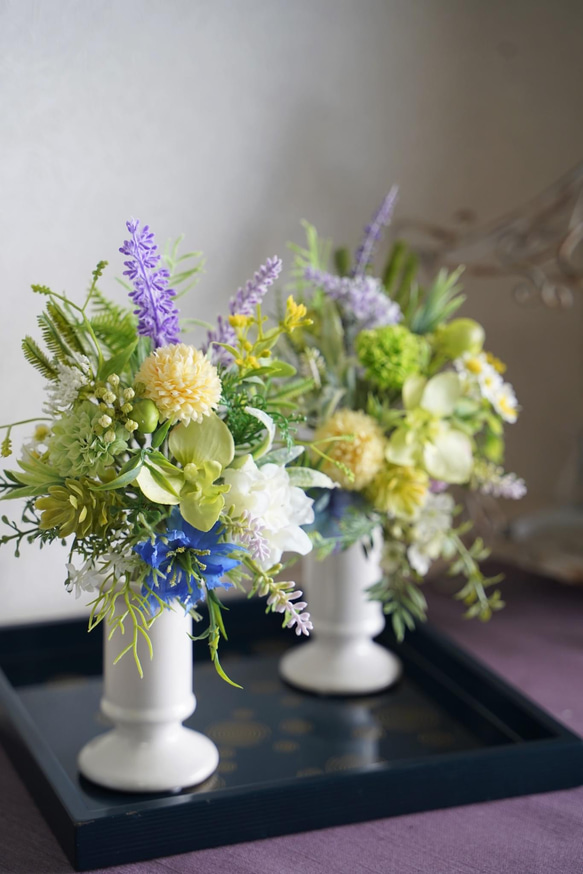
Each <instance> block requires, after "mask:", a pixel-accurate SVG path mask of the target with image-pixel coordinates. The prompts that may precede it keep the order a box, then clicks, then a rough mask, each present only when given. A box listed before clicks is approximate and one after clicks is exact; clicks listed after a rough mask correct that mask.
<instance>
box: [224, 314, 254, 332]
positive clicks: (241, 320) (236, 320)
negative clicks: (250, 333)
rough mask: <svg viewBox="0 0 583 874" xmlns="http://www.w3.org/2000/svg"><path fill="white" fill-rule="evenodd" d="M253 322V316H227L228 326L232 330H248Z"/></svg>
mask: <svg viewBox="0 0 583 874" xmlns="http://www.w3.org/2000/svg"><path fill="white" fill-rule="evenodd" d="M252 321H253V316H243V315H241V313H235V315H233V316H229V324H230V326H231V327H232V328H235V329H237V328H248V327H249V325H250V324H251V322H252Z"/></svg>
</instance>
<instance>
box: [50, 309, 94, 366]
mask: <svg viewBox="0 0 583 874" xmlns="http://www.w3.org/2000/svg"><path fill="white" fill-rule="evenodd" d="M47 313H48V314H49V316H50V318H51V320H52V323H53V325H54V326H55V328H56V330H57V331H58V332H59V333H60V335H61V337H62V338H63V339H64V341H65V342H66V343H67V345H68V346H69V347H70V348H71V349H72V350H73V351H75V352H79V353H80V354H81V355H85V352H86V350H85V347H84V345H83V343H82V342H81V338H80V337H79V333H78V331H77V326H76V325H75V324H74V323H73V322H71V321H70V320H69V319H68V318H67V315H66V313H65V312H63V310H62V309H61V307H60V306H59V305H58V304H57V303H55V301H53V300H51V301H49V303H48V304H47Z"/></svg>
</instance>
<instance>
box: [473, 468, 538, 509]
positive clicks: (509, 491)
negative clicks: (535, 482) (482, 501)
mask: <svg viewBox="0 0 583 874" xmlns="http://www.w3.org/2000/svg"><path fill="white" fill-rule="evenodd" d="M474 477H475V480H476V483H477V488H478V491H480V492H481V493H482V494H483V495H492V497H494V498H506V500H508V501H519V500H520V499H521V498H524V496H525V495H526V492H527V488H526V483H525V482H524V480H523V479H522V478H521V477H519V476H517V475H516V474H515V473H504V471H503V469H502V468H501V467H498V465H496V464H482V465H480V466H479V467H478V468H477V469H476V471H475V472H474Z"/></svg>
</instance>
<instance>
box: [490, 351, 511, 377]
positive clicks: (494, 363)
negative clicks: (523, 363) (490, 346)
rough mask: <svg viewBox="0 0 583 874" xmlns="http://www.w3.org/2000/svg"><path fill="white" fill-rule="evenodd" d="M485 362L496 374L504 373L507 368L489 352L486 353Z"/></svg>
mask: <svg viewBox="0 0 583 874" xmlns="http://www.w3.org/2000/svg"><path fill="white" fill-rule="evenodd" d="M486 361H487V362H488V364H489V365H490V366H491V367H493V368H494V370H495V371H496V372H497V373H506V370H507V368H506V365H505V364H504V362H503V361H500V359H499V358H496V356H495V355H492V353H491V352H486Z"/></svg>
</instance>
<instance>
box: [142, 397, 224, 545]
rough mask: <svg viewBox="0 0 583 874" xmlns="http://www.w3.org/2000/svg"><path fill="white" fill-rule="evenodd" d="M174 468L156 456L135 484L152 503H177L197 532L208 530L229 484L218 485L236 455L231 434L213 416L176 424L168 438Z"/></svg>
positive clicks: (222, 504) (147, 463) (221, 505)
mask: <svg viewBox="0 0 583 874" xmlns="http://www.w3.org/2000/svg"><path fill="white" fill-rule="evenodd" d="M168 446H169V449H170V452H171V454H172V455H173V456H174V458H175V459H176V461H177V462H178V463H179V464H181V465H182V467H181V468H180V467H177V466H176V465H174V464H172V463H171V462H169V461H166V460H162V459H161V458H159V457H158V456H156V459H155V461H151V460H148V461H146V462H145V463H144V466H143V467H142V469H141V470H140V473H139V474H138V477H137V482H138V485H139V487H140V489H141V490H142V492H143V493H144V495H145V496H146V497H147V498H148V499H149V500H150V501H153V503H155V504H179V505H180V513H181V515H182V517H183V518H184V519H186V521H187V522H189V523H190V524H191V525H192V526H193V527H194V528H197V529H198V530H199V531H210V529H211V528H212V527H213V525H214V524H215V522H216V521H217V519H218V518H219V516H220V513H221V510H222V509H223V507H224V506H225V499H224V497H223V495H224V494H225V492H228V491H229V486H228V485H217V484H216V480H217V479H218V478H219V477H220V476H221V474H222V472H223V470H224V468H225V467H227V466H228V465H229V464H230V463H231V461H232V460H233V457H234V455H235V444H234V443H233V437H232V435H231V432H230V431H229V429H228V428H227V426H226V425H225V423H224V422H223V421H222V419H219V417H218V416H217V415H216V414H215V413H210V415H208V416H205V417H204V419H203V420H202V422H190V423H189V424H188V425H182V424H181V425H177V426H176V427H175V428H174V429H173V430H172V432H171V433H170V437H169V439H168Z"/></svg>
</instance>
